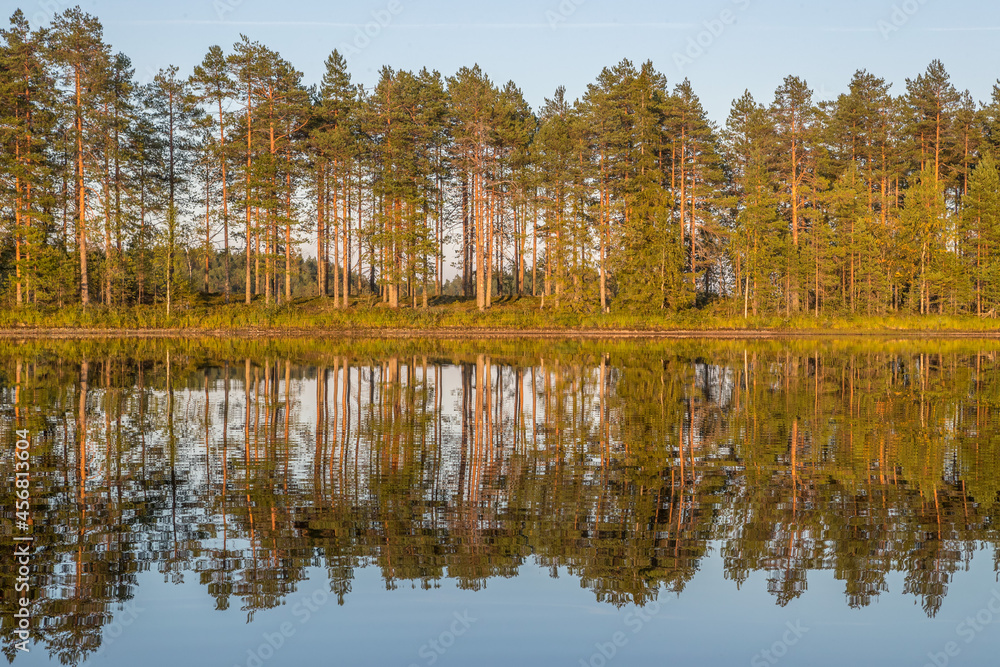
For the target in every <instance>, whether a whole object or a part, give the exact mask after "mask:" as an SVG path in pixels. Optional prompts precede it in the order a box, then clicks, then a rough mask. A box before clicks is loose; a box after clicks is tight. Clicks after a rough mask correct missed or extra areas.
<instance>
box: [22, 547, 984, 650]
mask: <svg viewBox="0 0 1000 667" xmlns="http://www.w3.org/2000/svg"><path fill="white" fill-rule="evenodd" d="M718 546H719V545H718V544H714V545H712V549H711V552H710V553H711V555H709V556H707V557H706V558H705V559H704V560H703V561H702V570H703V572H702V574H701V576H698V577H696V578H695V579H694V580H693V581H692V582H690V584H689V585H688V588H687V589H686V590H685V591H684V593H683V594H682V595H681V596H680V597H677V596H675V595H672V594H661V596H660V602H661V604H662V606H661V608H660V610H659V612H658V613H656V614H654V615H651V616H649V614H648V612H647V615H648V616H649V620H648V621H647V622H641V623H640V622H639V619H638V617H637V616H635V609H634V608H624V609H621V610H618V609H616V608H615V607H613V606H610V605H605V604H600V603H598V602H596V601H595V600H594V595H593V593H592V592H591V591H589V590H586V589H584V588H581V586H580V585H579V582H578V580H577V578H576V577H574V576H572V575H570V574H568V573H567V572H565V571H564V570H563V571H560V573H559V575H560V576H559V578H557V579H556V578H552V577H551V576H550V571H549V570H548V569H546V568H541V567H538V566H537V565H535V564H534V563H533V562H531V561H530V560H529V561H528V562H527V563H526V564H525V565H524V566H522V567H521V570H520V574H519V576H518V577H516V578H513V579H501V578H497V579H490V580H489V581H488V583H487V587H486V589H485V590H481V591H477V592H472V591H462V590H459V589H458V588H457V587H456V586H455V583H454V582H453V581H449V580H445V581H443V582H441V585H440V588H436V589H431V590H420V589H419V586H418V587H417V588H413V587H412V586H411V584H410V583H409V582H398V588H397V589H396V590H393V591H387V590H386V587H385V582H384V581H382V580H381V577H380V574H379V571H378V569H376V568H367V569H364V570H359V571H358V572H357V573H356V575H357V576H356V578H355V579H354V581H353V582H352V592H351V593H349V594H348V595H347V597H346V603H345V605H344V606H342V607H340V606H338V605H337V603H336V598H335V597H333V596H330V597H329V599H328V600H327V601H326V603H325V604H322V605H319V606H318V608H317V611H315V612H310V613H309V618H308V619H306V615H305V613H304V610H306V607H305V605H304V604H303V602H304V600H305V599H306V598H307V597H309V596H313V595H316V599H317V600H322V592H326V591H328V590H329V589H328V584H327V582H326V577H325V573H324V572H323V570H320V569H312V570H310V573H309V574H310V578H309V580H308V581H304V582H302V583H300V584H299V587H298V591H297V592H296V593H294V594H292V595H290V596H289V597H288V598H287V599H286V601H285V605H283V606H281V607H279V608H277V609H272V610H268V611H258V612H257V614H256V615H255V618H254V622H253V623H251V624H248V623H247V614H246V612H245V611H241V610H240V609H238V608H236V607H235V606H234V607H232V608H230V609H229V610H227V611H225V612H220V611H216V610H215V609H214V604H215V601H214V599H213V598H212V597H211V596H209V595H208V594H207V593H206V591H205V590H204V587H203V586H200V585H199V584H198V582H197V576H196V575H195V574H194V573H190V572H189V573H185V582H184V583H183V584H179V585H172V584H168V583H164V580H163V576H162V575H160V574H157V573H155V572H147V573H142V574H140V575H139V586H138V588H137V594H136V600H135V607H136V609H137V610H143V611H141V612H139V613H138V618H137V620H136V621H135V622H134V623H133V624H132V625H131V626H129V627H126V628H124V631H123V632H122V634H121V635H120V636H119V637H117V638H116V639H114V640H113V641H112V642H111V643H110V644H109V645H108V646H107V649H106V651H105V653H104V655H102V656H101V657H99V658H96V659H92V660H91V661H89V662H88V663H86V664H87V665H94V666H99V665H108V666H115V667H117V666H119V665H121V666H133V665H144V666H146V667H159V666H160V665H162V666H164V667H175V666H176V665H192V666H194V665H199V666H200V665H218V666H219V667H229V666H233V667H247V661H248V653H247V651H248V650H250V649H256V648H257V647H259V646H260V645H261V644H262V643H264V642H265V639H264V637H263V636H264V635H269V634H272V633H276V632H280V630H281V627H282V625H283V624H285V623H290V624H291V627H292V629H293V630H294V633H292V634H290V636H289V637H288V639H287V640H286V642H285V644H284V645H283V646H282V647H281V648H280V649H279V650H278V651H277V652H276V653H275V654H274V656H273V657H271V658H270V659H268V660H266V661H263V663H262V665H265V666H271V665H275V666H277V665H351V666H354V665H371V666H373V667H375V666H378V667H385V666H392V665H399V666H400V667H407V666H408V665H420V666H423V665H427V664H428V659H427V658H426V656H427V655H428V652H427V651H429V650H430V649H429V648H428V649H426V650H425V651H424V657H422V656H421V655H420V653H419V652H420V650H421V647H424V646H425V645H427V643H428V642H429V641H430V640H432V639H435V638H438V637H440V635H441V633H443V632H447V631H449V628H450V627H451V625H452V623H453V621H454V620H455V617H454V614H455V613H458V614H460V615H461V614H463V613H464V612H466V611H468V616H469V617H470V618H472V619H475V622H474V623H473V624H472V625H471V627H470V628H469V630H468V631H467V632H466V633H465V634H464V635H462V636H460V637H457V638H456V641H455V643H454V645H453V646H452V647H451V648H450V649H448V650H447V651H446V652H445V653H444V654H443V655H441V656H440V658H439V660H437V662H436V663H435V664H436V665H439V666H442V667H447V666H449V665H456V666H459V665H463V666H464V665H483V666H485V667H489V666H493V665H496V666H498V667H499V666H504V667H506V666H508V665H526V666H534V665H539V666H542V665H544V666H550V665H567V667H573V666H576V665H579V664H580V663H579V661H580V660H589V659H590V657H591V656H592V655H594V654H595V653H596V652H597V651H598V648H597V647H596V645H597V644H607V643H608V642H611V641H612V640H613V637H614V634H615V633H616V632H623V633H624V634H625V638H626V640H627V641H626V642H625V643H624V646H622V647H621V648H620V649H618V654H617V655H616V657H615V658H614V659H613V660H612V661H611V662H610V663H609V664H613V665H623V666H624V665H642V666H644V667H645V666H647V665H685V666H687V665H720V666H729V665H747V664H750V663H751V660H752V659H753V658H754V656H756V655H759V653H760V652H761V651H763V650H765V649H768V648H770V647H771V646H772V645H773V644H774V643H775V642H780V641H782V639H783V637H784V635H785V634H786V631H787V630H788V626H787V625H786V624H789V623H790V624H792V625H793V626H795V625H799V627H800V628H802V629H808V632H806V633H805V634H804V636H803V637H802V639H801V640H800V641H799V642H798V643H797V644H795V645H794V646H791V647H789V648H788V653H787V655H786V656H785V657H784V659H783V660H781V661H780V663H779V664H781V665H811V666H816V667H821V666H826V665H829V666H831V667H841V666H842V665H915V666H916V667H919V666H920V665H923V664H924V663H926V662H929V658H928V653H940V652H942V651H944V650H945V646H946V645H947V644H948V642H955V643H956V644H957V645H958V648H959V649H960V651H961V653H960V656H959V657H958V658H956V659H955V660H954V664H961V665H967V666H969V667H979V666H984V665H995V664H996V655H997V652H998V651H1000V633H997V632H996V631H995V629H990V628H987V629H986V630H985V631H983V632H981V633H979V634H977V635H975V637H974V638H973V640H972V641H971V643H966V641H965V638H966V637H967V636H959V635H957V634H956V631H955V630H956V627H957V626H958V625H959V623H961V622H962V621H963V619H965V618H966V617H967V616H974V615H976V614H977V613H978V612H980V611H981V610H982V609H984V608H985V607H986V605H987V604H988V603H989V601H990V598H991V591H992V589H993V588H996V589H997V590H1000V586H997V585H994V586H992V587H991V586H988V585H987V586H984V585H983V582H989V583H990V584H992V583H993V572H992V571H991V563H990V560H989V559H988V558H977V559H975V560H974V561H973V562H972V566H971V570H970V571H969V572H964V573H959V574H958V575H956V577H955V580H954V582H953V583H952V584H951V585H950V586H949V589H950V591H949V594H948V597H947V599H946V600H945V602H944V606H943V608H942V610H941V612H940V614H939V616H938V618H937V619H935V620H928V619H927V617H926V615H925V614H924V612H923V610H922V609H921V608H920V606H919V605H915V604H913V598H912V597H911V596H904V595H901V594H900V593H901V591H902V588H903V575H902V574H900V573H890V574H889V575H888V578H887V581H888V585H889V591H890V592H889V594H886V595H883V596H882V597H881V598H880V599H879V600H878V603H877V604H873V605H871V606H869V607H867V608H864V609H850V608H849V607H848V606H847V605H845V604H844V603H843V583H842V582H838V581H835V580H834V578H833V574H832V573H831V572H828V571H825V572H810V573H809V577H810V579H809V592H808V593H807V594H806V595H803V596H802V597H801V598H799V599H797V600H794V601H792V602H791V603H790V604H789V605H788V606H786V607H778V606H777V605H775V604H774V599H773V598H772V597H771V596H770V595H769V594H768V593H767V590H766V578H767V574H766V573H762V572H755V573H752V574H751V576H750V578H749V579H748V580H747V581H746V582H745V583H744V585H743V587H742V590H737V589H736V585H735V584H734V583H733V582H731V581H726V579H725V577H724V576H723V568H722V559H721V558H720V557H719V554H718ZM320 591H322V592H320ZM232 600H233V602H234V604H238V602H239V601H238V599H236V598H233V599H232ZM123 617H124V615H123V614H121V613H119V614H117V615H116V619H120V618H123ZM997 622H998V623H1000V616H998V617H997ZM286 629H287V626H286ZM636 630H638V632H636ZM446 641H447V638H446ZM14 664H15V665H18V666H19V667H29V666H31V665H49V664H51V663H50V662H49V661H48V657H47V654H46V652H45V650H44V649H43V648H41V647H35V648H34V650H33V651H32V652H31V653H30V654H28V655H24V654H22V655H21V656H19V657H18V658H17V659H16V660H15V662H14ZM254 664H256V663H251V667H252V666H253V665H254ZM764 664H767V663H766V662H765V663H764Z"/></svg>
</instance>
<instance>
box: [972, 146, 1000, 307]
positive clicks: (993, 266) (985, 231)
mask: <svg viewBox="0 0 1000 667" xmlns="http://www.w3.org/2000/svg"><path fill="white" fill-rule="evenodd" d="M963 222H964V228H963V232H964V236H965V238H966V239H967V244H965V245H966V247H968V248H970V251H969V253H968V255H969V256H968V265H969V266H968V272H969V274H970V276H971V278H972V282H973V287H974V290H975V312H976V314H977V315H979V316H980V317H982V316H983V315H984V314H986V313H993V314H994V315H995V313H996V311H997V309H998V308H1000V253H998V250H1000V173H998V170H997V163H996V160H995V159H994V158H993V154H992V153H990V152H987V153H985V154H984V155H983V157H982V159H981V160H980V162H979V164H978V165H977V166H976V168H975V169H974V170H973V172H972V175H971V176H970V177H969V192H968V194H967V195H966V196H965V211H964V215H963Z"/></svg>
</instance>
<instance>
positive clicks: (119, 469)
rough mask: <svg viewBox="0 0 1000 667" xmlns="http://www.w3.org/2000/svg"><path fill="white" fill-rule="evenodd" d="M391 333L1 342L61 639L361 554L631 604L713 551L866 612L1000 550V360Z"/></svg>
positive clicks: (44, 608)
mask: <svg viewBox="0 0 1000 667" xmlns="http://www.w3.org/2000/svg"><path fill="white" fill-rule="evenodd" d="M382 345H383V346H384V349H383V347H381V346H380V344H378V343H375V342H369V343H365V344H360V343H351V344H348V343H343V344H331V343H329V342H326V343H317V342H298V343H288V344H285V345H277V344H274V345H270V344H260V343H242V344H241V343H220V342H206V343H203V344H193V343H186V342H146V343H143V342H134V341H133V342H129V341H120V342H110V343H109V342H105V343H100V344H98V343H93V344H91V343H79V342H76V343H62V344H60V343H47V344H38V345H35V346H31V345H22V346H20V347H15V346H10V347H6V348H4V347H2V346H0V373H2V374H3V377H2V383H3V389H2V392H3V393H2V395H0V408H2V411H3V415H2V416H3V419H2V426H0V428H2V429H3V433H2V434H0V437H3V438H4V439H5V442H8V443H9V446H5V447H4V448H3V454H2V460H0V473H2V474H3V476H4V478H5V479H13V472H12V471H13V456H12V452H13V445H12V443H13V441H14V440H15V439H16V438H15V436H14V430H15V429H16V428H28V429H30V430H31V431H32V433H33V434H34V442H33V454H34V455H35V463H34V470H35V478H34V481H33V485H34V486H33V489H34V490H33V498H34V503H35V506H34V509H33V513H34V517H35V528H34V530H35V535H36V538H37V546H38V548H39V552H38V554H37V555H36V556H35V561H34V565H35V567H36V570H37V573H38V574H37V577H36V581H35V595H36V599H35V601H34V617H35V618H36V619H45V620H44V622H38V623H36V628H35V630H36V631H37V637H36V639H37V640H38V641H40V642H42V643H43V644H44V645H46V646H47V648H48V650H49V651H50V652H51V653H52V654H54V655H56V656H58V658H59V659H61V660H62V661H63V662H70V663H76V662H79V660H80V659H81V658H83V657H85V656H86V655H88V654H89V653H91V652H92V651H94V650H96V649H97V648H98V647H99V645H100V642H101V632H102V627H103V626H104V625H105V624H106V623H107V622H108V621H109V620H110V619H111V615H112V613H113V611H114V609H116V608H117V607H116V604H117V603H120V602H123V601H126V600H128V599H130V598H132V597H133V596H134V594H135V586H136V580H137V579H136V575H137V573H138V572H140V571H143V570H146V569H148V568H156V569H157V570H158V571H160V572H161V573H163V575H164V577H166V578H168V580H171V581H181V580H183V579H184V578H185V577H192V576H193V577H198V579H199V581H200V582H201V584H202V585H203V586H204V587H205V589H206V592H207V594H208V595H211V596H212V597H214V598H215V600H216V607H217V608H218V609H227V608H230V607H231V606H234V605H237V606H238V607H239V608H240V609H242V610H244V611H245V612H247V613H248V614H249V616H250V617H251V618H252V616H253V613H254V611H255V610H257V609H264V608H270V607H274V606H277V605H279V604H280V603H281V602H282V600H283V598H284V597H285V596H287V595H288V594H289V593H291V592H292V591H293V590H295V588H296V586H297V585H298V583H299V582H301V581H302V580H303V579H304V578H305V576H306V570H307V568H310V567H316V566H319V567H324V568H326V570H327V572H328V576H329V580H330V586H331V588H332V590H333V591H334V592H335V593H336V594H337V596H338V598H339V600H340V601H341V603H344V602H345V601H347V600H349V597H350V595H349V593H350V591H351V581H352V578H353V573H354V570H355V569H357V568H360V567H365V566H376V567H378V568H379V569H380V570H381V572H382V575H383V577H384V579H385V581H386V584H387V585H388V586H390V587H393V586H395V585H397V583H398V582H403V581H408V582H419V585H421V586H423V587H427V588H430V587H433V586H436V585H439V583H440V582H441V580H442V579H454V580H455V581H456V582H457V584H458V585H459V586H461V587H463V588H470V589H478V588H482V587H484V586H485V585H486V583H487V581H488V580H489V579H490V578H491V577H497V576H503V577H510V576H514V575H516V573H517V571H518V569H519V568H520V567H521V565H522V564H524V563H525V562H528V563H529V564H531V563H537V564H539V565H541V566H543V567H546V568H552V569H553V571H555V569H556V568H559V567H562V568H566V569H567V570H568V571H569V572H570V573H572V574H573V575H574V576H577V577H579V578H580V580H581V581H582V582H583V583H584V585H586V586H587V587H588V588H590V589H591V590H593V591H594V593H595V595H596V596H597V597H598V599H600V600H602V601H606V602H609V603H612V604H615V605H623V604H627V603H634V604H644V603H645V602H647V601H649V600H650V599H652V598H654V597H655V596H656V595H657V592H658V590H659V589H661V588H663V589H666V590H669V591H674V592H680V591H682V590H683V589H684V588H685V586H686V584H687V582H688V581H689V580H690V579H692V578H693V577H694V576H695V574H696V572H697V571H698V569H699V564H700V562H701V560H702V559H703V558H704V557H705V556H706V555H707V553H708V551H709V545H710V544H713V546H715V547H717V548H718V549H720V550H721V556H722V558H723V559H724V563H725V571H726V576H727V577H729V578H732V579H733V580H735V582H737V584H742V583H743V582H744V581H745V580H746V579H747V577H748V575H749V573H751V572H753V571H761V572H766V573H768V584H767V585H768V590H769V591H770V592H771V593H772V594H773V595H774V598H775V600H776V602H777V603H778V604H786V603H787V602H788V601H789V600H791V599H793V598H795V597H797V596H799V595H801V594H802V593H803V592H804V591H805V589H806V587H807V585H806V584H807V572H808V571H809V570H832V571H833V572H834V574H835V576H836V577H837V578H838V579H839V580H842V581H843V582H844V591H845V595H846V599H847V602H848V603H849V604H850V605H852V606H864V605H867V604H869V603H870V602H872V601H873V600H874V599H875V598H876V597H877V596H878V595H879V594H881V593H883V592H886V591H887V584H886V577H887V574H888V573H889V572H892V571H898V572H902V573H904V576H905V582H906V583H905V590H904V591H902V592H903V593H906V594H911V595H913V596H915V597H916V598H917V599H919V600H920V602H921V603H922V605H923V607H924V609H925V610H926V612H927V613H928V614H929V615H932V616H933V615H934V614H935V613H936V612H937V610H938V608H939V606H940V604H941V601H942V599H943V597H944V595H945V594H946V593H947V587H948V584H949V582H950V580H951V577H952V575H953V573H954V572H955V571H956V570H959V569H962V568H965V567H966V566H967V565H968V563H969V561H970V559H971V558H972V556H973V553H974V552H975V551H976V550H978V549H980V548H981V547H982V545H983V544H984V543H989V544H995V542H996V538H997V536H996V529H995V528H994V526H995V525H996V523H997V517H996V509H997V505H996V501H997V492H998V487H1000V477H998V475H997V467H996V466H997V460H998V458H997V455H998V435H997V429H996V428H994V424H995V419H996V415H997V410H998V407H1000V400H998V399H1000V375H998V372H1000V364H998V351H1000V343H972V342H968V343H963V342H951V343H939V344H936V345H931V344H924V343H898V344H894V343H868V344H865V345H854V344H848V343H831V342H796V343H787V344H778V343H732V342H718V343H677V342H672V343H669V344H668V343H663V344H659V343H656V344H638V343H613V344H596V343H580V344H568V343H562V344H538V345H537V346H534V345H532V344H523V343H518V344H517V345H513V344H501V343H497V344H494V345H485V346H483V347H481V348H480V349H478V350H477V349H475V348H474V347H472V346H468V349H466V347H463V346H462V345H459V344H456V345H455V346H454V347H449V346H447V345H445V346H442V345H441V344H440V343H438V344H431V343H427V344H420V343H407V344H405V345H401V346H399V345H397V346H396V349H395V350H394V351H391V349H390V346H389V345H388V344H382ZM12 493H13V489H12V488H11V486H10V485H7V484H5V485H4V487H3V511H4V513H5V518H8V519H9V517H10V514H11V511H12V508H13V501H12ZM5 525H9V521H5ZM3 542H4V544H9V543H10V536H9V535H5V536H4V537H3ZM994 551H995V549H994ZM11 554H12V549H9V548H4V549H3V551H2V559H3V561H2V565H3V569H2V577H3V579H4V582H3V583H2V586H0V587H2V590H3V591H4V596H5V597H4V598H3V610H2V613H3V615H4V622H5V624H6V623H7V621H8V619H9V618H10V616H11V613H10V612H11V610H12V609H13V600H12V598H11V597H9V595H8V591H12V590H13V586H12V584H11V583H10V579H11V577H12V576H13V575H12V573H13V567H12V562H11ZM4 629H5V632H4V634H5V638H4V639H5V645H6V646H10V642H9V641H7V640H9V639H10V636H9V635H10V628H9V626H7V625H5V626H4Z"/></svg>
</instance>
